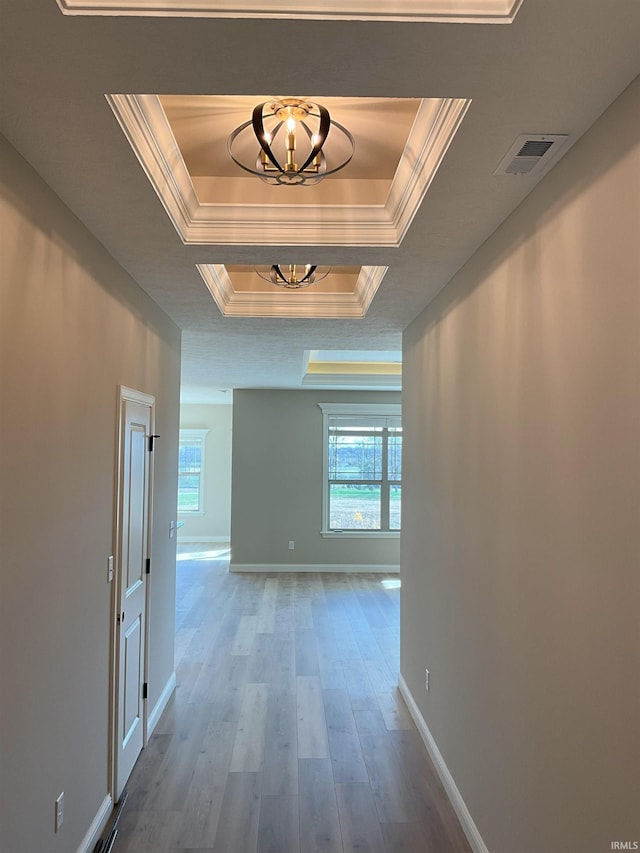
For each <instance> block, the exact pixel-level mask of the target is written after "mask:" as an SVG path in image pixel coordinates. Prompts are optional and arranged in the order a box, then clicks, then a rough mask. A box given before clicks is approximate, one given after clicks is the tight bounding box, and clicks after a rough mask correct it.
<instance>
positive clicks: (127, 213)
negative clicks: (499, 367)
mask: <svg viewBox="0 0 640 853" xmlns="http://www.w3.org/2000/svg"><path fill="white" fill-rule="evenodd" d="M0 10H1V22H0V27H1V35H0V39H1V44H0V63H1V84H0V86H1V93H0V98H1V113H0V122H1V124H0V129H1V130H2V132H3V134H4V135H5V136H6V137H7V138H8V140H9V141H10V142H11V143H12V144H13V145H15V147H16V148H17V149H18V150H19V151H20V152H21V153H22V154H23V156H24V157H25V158H26V159H27V160H28V161H29V162H30V163H31V164H32V165H33V166H34V168H35V169H36V170H37V171H38V172H39V173H40V174H41V175H42V177H43V178H44V180H45V181H46V182H47V183H48V184H49V185H50V186H51V187H52V188H53V189H54V191H55V192H57V193H58V195H59V196H60V197H61V198H62V200H63V201H64V202H65V203H66V204H67V205H68V206H69V207H70V208H71V209H72V210H73V212H74V213H75V214H76V215H77V216H79V217H80V218H81V219H82V220H83V221H84V222H85V223H86V225H87V227H88V228H89V229H90V230H91V231H92V232H93V233H94V234H95V236H96V237H97V239H98V240H99V241H100V242H102V243H103V244H104V245H105V246H106V248H107V249H108V250H109V251H110V252H111V254H112V255H113V256H114V257H115V258H116V260H118V261H119V263H120V264H122V266H123V267H124V268H125V269H127V270H128V272H129V273H130V274H131V275H132V276H133V278H134V279H135V280H136V281H137V282H138V283H139V284H140V286H141V287H143V288H144V289H145V290H146V291H147V292H148V293H149V294H150V295H151V296H152V297H153V299H155V300H156V302H158V304H159V305H160V306H161V307H162V308H163V309H164V310H165V311H166V312H167V313H168V314H169V315H170V316H171V317H173V319H174V320H175V322H176V323H177V324H178V325H179V326H180V327H181V328H182V330H183V365H184V366H183V382H184V387H185V392H186V393H185V399H191V400H194V399H203V400H205V399H207V398H208V396H209V395H211V394H212V393H213V392H214V391H215V390H216V389H224V388H233V387H245V388H246V387H291V388H295V387H300V386H301V382H302V377H303V375H304V372H305V368H306V356H305V352H307V351H308V350H310V349H321V350H341V351H344V350H347V351H348V350H372V349H378V348H379V349H381V350H397V349H399V347H400V341H401V333H402V330H403V329H404V328H405V327H406V326H407V325H408V323H410V322H411V320H412V319H413V318H414V317H415V316H416V315H417V314H418V313H419V312H420V311H421V310H422V309H423V308H424V307H425V306H426V305H427V304H428V303H429V301H430V300H431V299H432V298H433V297H434V295H435V294H436V293H437V292H438V291H439V290H440V289H441V288H442V287H444V286H445V285H446V283H447V282H448V280H449V279H450V278H451V277H452V275H453V274H454V273H455V272H456V271H457V270H458V269H459V268H460V266H461V265H462V264H464V262H465V261H466V260H467V259H468V258H469V257H470V255H471V254H472V253H473V252H474V251H475V250H476V249H477V248H478V246H480V245H481V243H482V242H484V240H486V239H487V237H488V236H489V235H490V234H491V233H492V232H493V231H494V230H495V228H496V227H497V226H498V225H499V224H500V222H502V220H503V219H504V218H505V217H506V216H507V215H508V214H509V213H510V212H511V211H512V210H513V209H514V208H515V207H516V206H517V205H518V204H519V203H520V201H522V199H523V198H524V197H525V196H526V194H527V193H528V192H530V190H531V189H532V188H533V186H534V185H535V184H536V183H537V181H538V180H539V179H540V177H542V176H543V175H544V173H543V175H536V176H529V177H497V176H494V175H493V171H494V170H495V168H496V166H497V165H498V163H499V162H500V160H501V159H502V158H503V156H504V155H505V153H506V152H507V151H508V149H509V147H510V146H511V144H512V143H513V141H514V139H515V138H516V137H517V136H518V135H519V134H521V133H566V134H570V140H569V144H568V145H567V146H565V148H564V149H563V152H566V150H568V148H569V147H570V146H571V144H573V143H574V142H575V141H576V139H578V138H579V136H580V135H581V134H582V133H584V131H585V130H586V129H587V128H588V127H589V126H590V125H591V124H592V123H593V122H594V121H595V119H596V118H597V117H598V116H599V115H600V114H601V113H602V111H603V110H604V109H605V108H606V107H607V106H608V104H609V103H611V101H613V100H614V99H615V97H616V96H617V95H618V94H619V93H620V92H621V91H622V90H623V89H624V88H625V87H626V86H627V85H628V83H630V82H631V80H632V79H633V78H634V77H635V76H636V75H637V74H638V72H639V71H640V53H639V51H638V47H637V46H638V44H639V43H640V3H638V2H637V0H608V2H606V3H603V2H602V0H525V2H524V3H523V4H522V7H521V9H520V10H519V12H518V15H517V16H516V19H515V21H514V23H513V24H504V25H500V26H495V25H490V24H474V25H469V24H443V23H394V22H381V21H374V22H363V21H345V20H340V21H291V20H283V19H279V20H268V19H246V20H243V19H216V18H204V19H198V18H183V19H176V18H173V19H170V18H142V17H99V16H91V17H83V16H74V17H67V16H64V15H63V14H62V13H61V11H60V10H59V8H58V6H57V4H56V2H55V0H0ZM127 92H134V93H161V94H164V95H176V94H188V95H199V94H200V95H233V94H239V93H242V94H245V95H252V94H255V95H256V97H257V96H259V95H261V94H264V93H265V92H267V93H271V94H272V95H274V96H278V95H283V94H288V95H305V94H307V93H313V95H314V96H315V97H317V98H318V99H319V98H320V97H321V96H325V97H327V98H330V97H350V98H361V97H370V98H463V99H468V98H469V99H471V100H472V103H471V106H470V108H469V110H468V111H467V114H466V116H465V118H464V120H463V122H462V124H461V126H460V129H459V130H458V132H457V134H456V136H455V137H454V139H453V141H452V143H451V145H450V147H449V149H448V151H447V153H446V155H445V157H444V159H443V161H442V163H441V165H440V167H439V169H438V171H437V173H436V175H435V178H434V180H433V182H432V184H431V186H430V187H429V190H428V192H427V195H426V197H425V199H424V201H423V203H422V205H421V207H420V209H419V211H418V213H417V215H416V216H415V219H414V220H413V222H412V224H411V226H410V228H409V230H408V233H407V234H406V236H405V238H404V240H403V242H402V244H401V246H400V247H399V248H388V247H376V246H366V247H357V246H347V245H341V246H339V247H335V246H333V247H332V246H321V247H318V248H315V249H314V248H313V247H304V246H295V247H294V246H282V247H277V251H276V250H275V249H274V248H273V247H268V246H260V245H250V246H244V245H218V246H198V245H184V244H183V243H182V241H181V239H180V238H179V236H178V234H177V232H176V230H175V228H174V226H173V224H172V223H171V221H170V220H169V218H168V217H167V215H166V213H165V211H164V208H163V207H162V205H161V203H160V201H159V200H158V197H157V196H156V194H155V192H154V190H153V189H152V187H151V185H150V184H149V182H148V180H147V178H146V176H145V174H144V172H143V170H142V168H141V167H140V165H139V163H138V161H137V159H136V158H135V156H134V154H133V152H132V150H131V148H130V146H129V144H128V142H127V141H126V139H125V137H124V135H123V133H122V131H121V129H120V127H119V126H118V123H117V121H116V119H115V117H114V115H113V112H112V111H111V109H110V108H109V105H108V103H107V101H106V99H105V97H104V96H105V95H106V94H109V93H127ZM379 132H380V135H381V138H382V137H384V134H385V126H384V125H383V126H381V127H380V131H379ZM301 192H304V188H301ZM308 262H311V263H319V264H334V265H341V266H357V267H359V266H362V265H371V266H382V267H388V268H389V269H388V272H387V273H386V275H385V277H384V279H383V281H382V284H381V285H380V288H379V290H378V292H377V293H376V296H375V298H374V299H373V302H372V303H371V306H370V308H369V310H368V312H367V314H366V317H365V318H364V319H341V320H335V319H327V320H311V319H302V320H291V319H278V318H249V319H245V318H236V317H223V316H222V315H221V313H220V311H219V310H218V308H217V306H216V304H215V303H214V301H213V299H212V297H211V295H210V293H209V291H208V290H207V287H206V285H205V283H204V281H203V279H202V277H201V275H200V273H199V272H198V269H197V267H196V264H254V263H259V264H271V263H301V264H305V263H308Z"/></svg>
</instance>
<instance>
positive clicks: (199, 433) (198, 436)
mask: <svg viewBox="0 0 640 853" xmlns="http://www.w3.org/2000/svg"><path fill="white" fill-rule="evenodd" d="M208 432H209V430H208V429H181V430H180V432H179V435H178V501H179V499H180V447H181V446H182V445H183V444H189V445H193V446H196V445H199V447H200V472H199V474H198V509H180V506H179V503H178V508H177V513H178V515H185V516H188V517H189V518H194V517H196V516H202V515H204V514H205V510H204V474H205V459H206V445H207V442H206V437H207V434H208ZM185 473H186V472H185Z"/></svg>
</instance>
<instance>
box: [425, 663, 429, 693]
mask: <svg viewBox="0 0 640 853" xmlns="http://www.w3.org/2000/svg"><path fill="white" fill-rule="evenodd" d="M424 689H425V690H426V691H427V693H428V692H429V670H428V669H425V671H424Z"/></svg>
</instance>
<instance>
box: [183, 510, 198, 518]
mask: <svg viewBox="0 0 640 853" xmlns="http://www.w3.org/2000/svg"><path fill="white" fill-rule="evenodd" d="M178 515H179V516H181V517H182V518H198V516H203V515H204V510H203V509H201V510H200V511H199V512H192V511H191V510H188V509H183V510H178Z"/></svg>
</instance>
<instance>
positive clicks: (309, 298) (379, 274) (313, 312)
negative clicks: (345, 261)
mask: <svg viewBox="0 0 640 853" xmlns="http://www.w3.org/2000/svg"><path fill="white" fill-rule="evenodd" d="M196 266H197V268H198V271H199V273H200V275H201V276H202V278H203V279H204V283H205V284H206V285H207V288H208V290H209V293H210V294H211V296H212V297H213V300H214V302H215V303H216V305H217V306H218V308H219V310H220V313H221V314H222V315H223V316H224V317H283V318H302V319H304V318H325V317H326V318H337V317H347V318H352V319H354V318H355V319H362V318H363V317H364V316H365V315H366V313H367V311H368V309H369V306H370V305H371V301H372V300H373V297H374V296H375V294H376V291H377V290H378V287H379V286H380V282H381V281H382V279H383V278H384V275H385V273H386V272H387V269H388V267H373V266H367V267H361V268H360V275H359V276H358V280H357V282H356V286H355V289H354V292H353V293H317V292H314V290H313V289H312V288H306V289H305V290H303V291H299V290H298V291H293V292H292V291H288V290H286V289H285V288H276V287H275V285H274V292H270V291H266V292H259V293H251V292H244V291H243V292H242V293H237V292H236V291H235V290H234V287H233V282H232V280H231V278H230V276H229V273H228V272H227V269H226V267H225V266H224V264H196Z"/></svg>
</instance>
